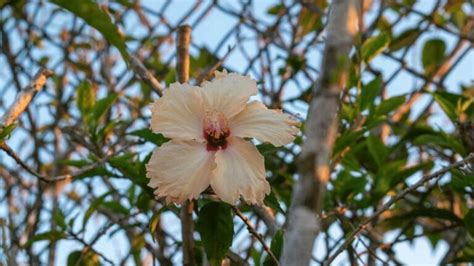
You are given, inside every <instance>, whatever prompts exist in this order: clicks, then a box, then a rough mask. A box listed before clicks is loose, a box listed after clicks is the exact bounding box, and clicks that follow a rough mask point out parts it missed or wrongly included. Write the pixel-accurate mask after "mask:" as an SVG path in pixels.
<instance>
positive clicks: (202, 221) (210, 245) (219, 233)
mask: <svg viewBox="0 0 474 266" xmlns="http://www.w3.org/2000/svg"><path fill="white" fill-rule="evenodd" d="M196 229H197V230H198V232H199V234H200V235H201V240H202V244H203V246H204V250H205V251H206V254H207V257H208V259H209V262H210V264H211V265H220V264H221V261H222V259H223V258H224V257H225V254H226V253H227V251H228V250H229V248H230V246H231V245H232V239H233V237H234V223H233V221H232V213H231V210H230V206H229V205H228V204H226V203H223V202H211V203H208V204H206V205H204V207H202V208H201V210H200V211H199V214H198V220H197V224H196Z"/></svg>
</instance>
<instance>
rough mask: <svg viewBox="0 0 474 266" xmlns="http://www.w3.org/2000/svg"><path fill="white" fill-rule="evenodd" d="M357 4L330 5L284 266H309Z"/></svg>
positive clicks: (337, 0) (346, 0)
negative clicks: (319, 73)
mask: <svg viewBox="0 0 474 266" xmlns="http://www.w3.org/2000/svg"><path fill="white" fill-rule="evenodd" d="M358 3H359V1H357V0H334V1H333V3H332V5H331V11H330V14H329V21H328V25H327V40H326V47H325V51H324V55H323V60H322V65H321V75H320V77H319V79H318V81H317V82H316V84H315V86H314V88H313V92H312V99H311V102H310V108H309V112H308V118H307V122H306V125H305V127H306V132H305V134H306V139H305V141H304V143H303V145H302V151H301V154H300V157H299V160H298V168H299V169H298V170H299V179H298V181H297V183H296V185H295V188H294V191H293V198H292V203H291V206H290V209H289V216H288V220H287V224H286V226H287V230H286V234H285V244H284V249H283V253H282V257H281V264H282V265H309V263H310V261H311V257H312V251H313V242H314V240H315V238H316V236H317V234H318V233H319V229H320V225H319V217H318V213H319V212H320V210H321V206H322V202H323V198H324V193H325V190H326V184H327V181H328V180H329V178H330V170H329V169H330V167H329V160H330V157H331V153H332V148H333V145H334V141H335V139H336V135H337V112H338V108H339V104H340V94H341V91H342V90H343V87H344V84H345V81H346V77H347V74H348V66H349V56H348V54H349V51H350V49H351V47H352V44H353V38H354V35H355V33H356V30H357V25H358V22H357V14H358V11H357V10H358V7H359V6H358Z"/></svg>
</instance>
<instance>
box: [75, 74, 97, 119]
mask: <svg viewBox="0 0 474 266" xmlns="http://www.w3.org/2000/svg"><path fill="white" fill-rule="evenodd" d="M76 104H77V108H79V111H80V112H81V115H82V117H86V116H87V115H88V114H89V112H90V111H91V110H92V107H93V106H94V105H95V90H94V89H93V88H92V85H91V84H90V83H89V82H87V81H83V82H81V84H79V86H78V87H77V89H76Z"/></svg>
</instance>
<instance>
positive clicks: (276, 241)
mask: <svg viewBox="0 0 474 266" xmlns="http://www.w3.org/2000/svg"><path fill="white" fill-rule="evenodd" d="M283 240H284V239H283V230H278V231H277V232H276V233H275V235H274V236H273V238H272V243H271V244H270V250H271V251H272V253H273V255H275V257H277V258H279V257H280V254H281V251H282V250H283ZM263 265H264V266H273V265H277V264H276V263H275V261H274V260H273V259H272V258H271V257H270V256H269V255H267V257H266V258H265V260H264V261H263Z"/></svg>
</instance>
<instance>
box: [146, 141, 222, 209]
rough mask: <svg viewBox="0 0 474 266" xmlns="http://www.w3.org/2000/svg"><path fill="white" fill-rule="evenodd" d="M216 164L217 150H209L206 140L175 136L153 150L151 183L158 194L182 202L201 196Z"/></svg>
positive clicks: (150, 172)
mask: <svg viewBox="0 0 474 266" xmlns="http://www.w3.org/2000/svg"><path fill="white" fill-rule="evenodd" d="M214 168H215V162H214V152H208V151H207V150H206V144H203V143H199V142H196V141H175V140H171V141H169V142H167V143H165V144H163V145H162V146H161V147H159V148H157V149H155V150H154V151H153V154H152V156H151V158H150V161H149V162H148V164H147V165H146V169H147V177H148V178H150V182H149V184H148V186H150V187H152V188H155V189H156V190H155V195H156V196H157V197H158V198H161V197H165V198H166V201H167V202H174V203H177V204H180V203H182V202H183V201H185V200H187V199H197V198H198V197H199V195H200V194H201V192H202V191H204V190H205V189H206V188H207V187H208V186H209V183H210V177H211V175H212V170H213V169H214Z"/></svg>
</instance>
